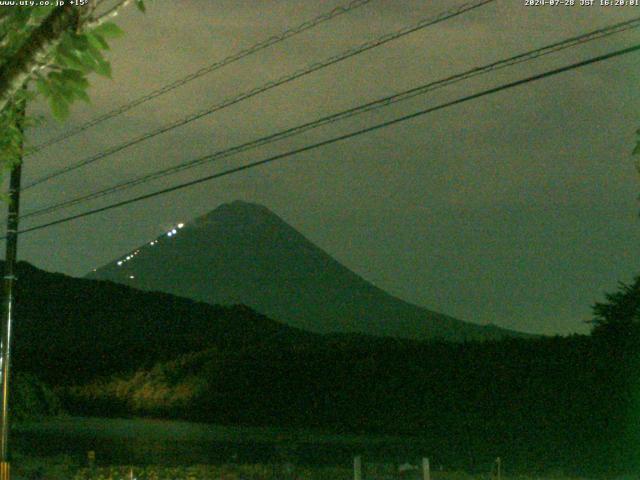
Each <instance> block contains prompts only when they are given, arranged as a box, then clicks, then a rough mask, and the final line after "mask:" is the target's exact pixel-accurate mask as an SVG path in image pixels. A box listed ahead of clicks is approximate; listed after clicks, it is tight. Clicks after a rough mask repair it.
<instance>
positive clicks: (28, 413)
mask: <svg viewBox="0 0 640 480" xmlns="http://www.w3.org/2000/svg"><path fill="white" fill-rule="evenodd" d="M11 383H12V384H11V396H10V397H9V398H10V402H11V405H10V408H11V417H12V420H13V421H16V422H21V421H24V420H33V419H35V418H39V417H44V416H50V415H56V414H58V413H60V411H61V408H60V400H59V399H58V397H57V396H56V395H55V394H54V393H53V391H52V390H51V389H50V388H49V387H48V386H47V385H45V384H44V383H43V382H42V381H41V380H40V379H39V378H38V377H36V376H35V375H33V374H28V373H22V372H19V373H18V374H17V375H15V376H14V378H13V379H12V382H11Z"/></svg>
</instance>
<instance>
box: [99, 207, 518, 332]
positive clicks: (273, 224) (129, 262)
mask: <svg viewBox="0 0 640 480" xmlns="http://www.w3.org/2000/svg"><path fill="white" fill-rule="evenodd" d="M87 277H88V278H96V279H102V280H111V281H114V282H118V283H122V284H126V285H130V286H132V287H135V288H139V289H143V290H158V291H162V292H166V293H171V294H175V295H179V296H184V297H188V298H191V299H194V300H199V301H203V302H206V303H211V304H218V303H219V304H245V305H247V306H249V307H251V308H253V309H255V310H257V311H259V312H261V313H263V314H264V315H267V316H269V317H271V318H274V319H277V320H280V321H283V322H285V323H287V324H289V325H291V326H295V327H298V328H302V329H305V330H309V331H313V332H319V333H329V332H360V333H366V334H371V335H379V336H393V337H402V338H412V339H432V338H442V339H449V340H465V339H479V338H482V339H486V338H497V337H502V336H510V335H517V333H515V332H510V331H508V330H502V329H499V328H497V327H494V326H481V325H476V324H472V323H467V322H463V321H461V320H457V319H454V318H452V317H449V316H447V315H443V314H440V313H436V312H432V311H430V310H428V309H426V308H422V307H418V306H416V305H412V304H410V303H408V302H405V301H403V300H401V299H399V298H396V297H394V296H392V295H390V294H388V293H386V292H384V291H382V290H380V289H379V288H377V287H375V286H374V285H372V284H371V283H369V282H367V281H366V280H364V279H363V278H361V277H360V276H358V275H357V274H355V273H354V272H352V271H351V270H349V269H348V268H346V267H344V266H343V265H341V264H340V263H338V262H337V261H336V260H334V259H333V258H332V257H331V256H329V255H328V254H327V253H326V252H324V251H323V250H322V249H320V248H319V247H317V246H316V245H314V244H313V243H312V242H310V241H309V240H308V239H306V238H305V237H304V236H303V235H302V234H300V233H299V232H297V231H296V230H295V229H294V228H292V227H291V226H290V225H288V224H287V223H286V222H284V221H283V220H282V219H281V218H280V217H278V216H277V215H276V214H274V213H273V212H271V211H270V210H269V209H267V208H266V207H263V206H261V205H256V204H252V203H246V202H241V201H236V202H233V203H229V204H223V205H221V206H220V207H218V208H216V209H215V210H213V211H211V212H209V213H208V214H206V215H204V216H202V217H199V218H197V219H195V220H193V221H192V222H190V223H187V224H182V223H180V224H177V225H176V226H175V227H173V228H172V229H171V230H169V231H167V232H166V233H165V234H164V235H162V236H160V237H158V238H156V239H155V240H153V241H151V242H149V243H147V244H146V245H144V246H141V247H139V248H138V249H136V250H134V251H132V252H129V253H127V254H125V255H123V256H122V257H121V258H119V259H117V260H115V261H113V262H111V263H109V264H107V265H105V266H103V267H101V268H98V269H97V270H95V271H93V272H91V273H90V274H89V275H88V276H87Z"/></svg>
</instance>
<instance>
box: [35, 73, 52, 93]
mask: <svg viewBox="0 0 640 480" xmlns="http://www.w3.org/2000/svg"><path fill="white" fill-rule="evenodd" d="M36 88H37V89H38V91H39V92H40V93H41V94H42V95H43V96H44V97H46V98H49V97H50V96H51V88H49V82H47V81H46V80H45V79H44V78H42V77H41V78H38V80H36Z"/></svg>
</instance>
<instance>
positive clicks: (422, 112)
mask: <svg viewBox="0 0 640 480" xmlns="http://www.w3.org/2000/svg"><path fill="white" fill-rule="evenodd" d="M639 50H640V44H638V45H634V46H632V47H628V48H624V49H621V50H616V51H614V52H610V53H607V54H604V55H599V56H596V57H592V58H589V59H587V60H583V61H580V62H576V63H572V64H570V65H566V66H564V67H560V68H555V69H552V70H547V71H545V72H543V73H539V74H536V75H532V76H529V77H526V78H523V79H520V80H516V81H512V82H509V83H505V84H502V85H500V86H497V87H493V88H489V89H486V90H483V91H480V92H477V93H474V94H471V95H467V96H464V97H460V98H458V99H456V100H452V101H449V102H446V103H442V104H440V105H437V106H434V107H429V108H426V109H423V110H419V111H417V112H414V113H410V114H407V115H403V116H400V117H397V118H394V119H391V120H387V121H384V122H381V123H378V124H376V125H373V126H370V127H367V128H363V129H360V130H357V131H354V132H350V133H347V134H343V135H339V136H336V137H332V138H329V139H327V140H323V141H321V142H317V143H314V144H311V145H307V146H305V147H302V148H298V149H295V150H290V151H288V152H284V153H280V154H277V155H273V156H271V157H267V158H264V159H262V160H257V161H254V162H251V163H248V164H245V165H241V166H238V167H234V168H230V169H228V170H224V171H222V172H218V173H214V174H211V175H207V176H204V177H200V178H196V179H194V180H190V181H188V182H184V183H180V184H177V185H174V186H172V187H167V188H163V189H161V190H156V191H154V192H151V193H147V194H144V195H139V196H136V197H133V198H130V199H127V200H122V201H119V202H115V203H112V204H109V205H106V206H103V207H100V208H94V209H91V210H87V211H84V212H82V213H78V214H75V215H69V216H67V217H64V218H60V219H57V220H54V221H51V222H47V223H43V224H40V225H36V226H33V227H29V228H26V229H22V230H20V231H19V232H18V233H19V234H24V233H28V232H34V231H37V230H42V229H45V228H49V227H52V226H54V225H60V224H62V223H67V222H70V221H72V220H77V219H79V218H84V217H88V216H91V215H95V214H98V213H101V212H105V211H108V210H112V209H115V208H119V207H123V206H125V205H131V204H133V203H137V202H140V201H142V200H147V199H150V198H155V197H158V196H161V195H165V194H167V193H170V192H175V191H178V190H182V189H184V188H188V187H191V186H194V185H198V184H200V183H204V182H208V181H210V180H214V179H217V178H222V177H225V176H228V175H232V174H235V173H239V172H242V171H245V170H249V169H252V168H256V167H259V166H262V165H266V164H269V163H273V162H275V161H278V160H281V159H284V158H288V157H291V156H294V155H298V154H300V153H304V152H308V151H311V150H314V149H317V148H321V147H324V146H326V145H330V144H334V143H337V142H341V141H344V140H347V139H350V138H354V137H357V136H360V135H363V134H366V133H370V132H374V131H377V130H380V129H382V128H386V127H389V126H391V125H395V124H398V123H401V122H405V121H408V120H412V119H415V118H418V117H421V116H423V115H426V114H429V113H432V112H435V111H438V110H442V109H445V108H449V107H452V106H454V105H459V104H462V103H465V102H468V101H471V100H475V99H478V98H481V97H485V96H488V95H492V94H495V93H498V92H501V91H504V90H507V89H511V88H514V87H517V86H521V85H525V84H528V83H531V82H535V81H538V80H542V79H545V78H549V77H552V76H555V75H558V74H561V73H564V72H567V71H570V70H574V69H576V68H582V67H585V66H587V65H592V64H594V63H598V62H602V61H605V60H609V59H612V58H615V57H619V56H622V55H627V54H629V53H632V52H637V51H639ZM1 239H6V237H1Z"/></svg>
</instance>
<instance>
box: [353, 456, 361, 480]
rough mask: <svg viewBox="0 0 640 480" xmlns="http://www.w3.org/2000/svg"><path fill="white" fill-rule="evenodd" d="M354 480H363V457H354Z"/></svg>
mask: <svg viewBox="0 0 640 480" xmlns="http://www.w3.org/2000/svg"><path fill="white" fill-rule="evenodd" d="M353 480H362V457H361V456H360V455H356V456H355V457H353Z"/></svg>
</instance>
